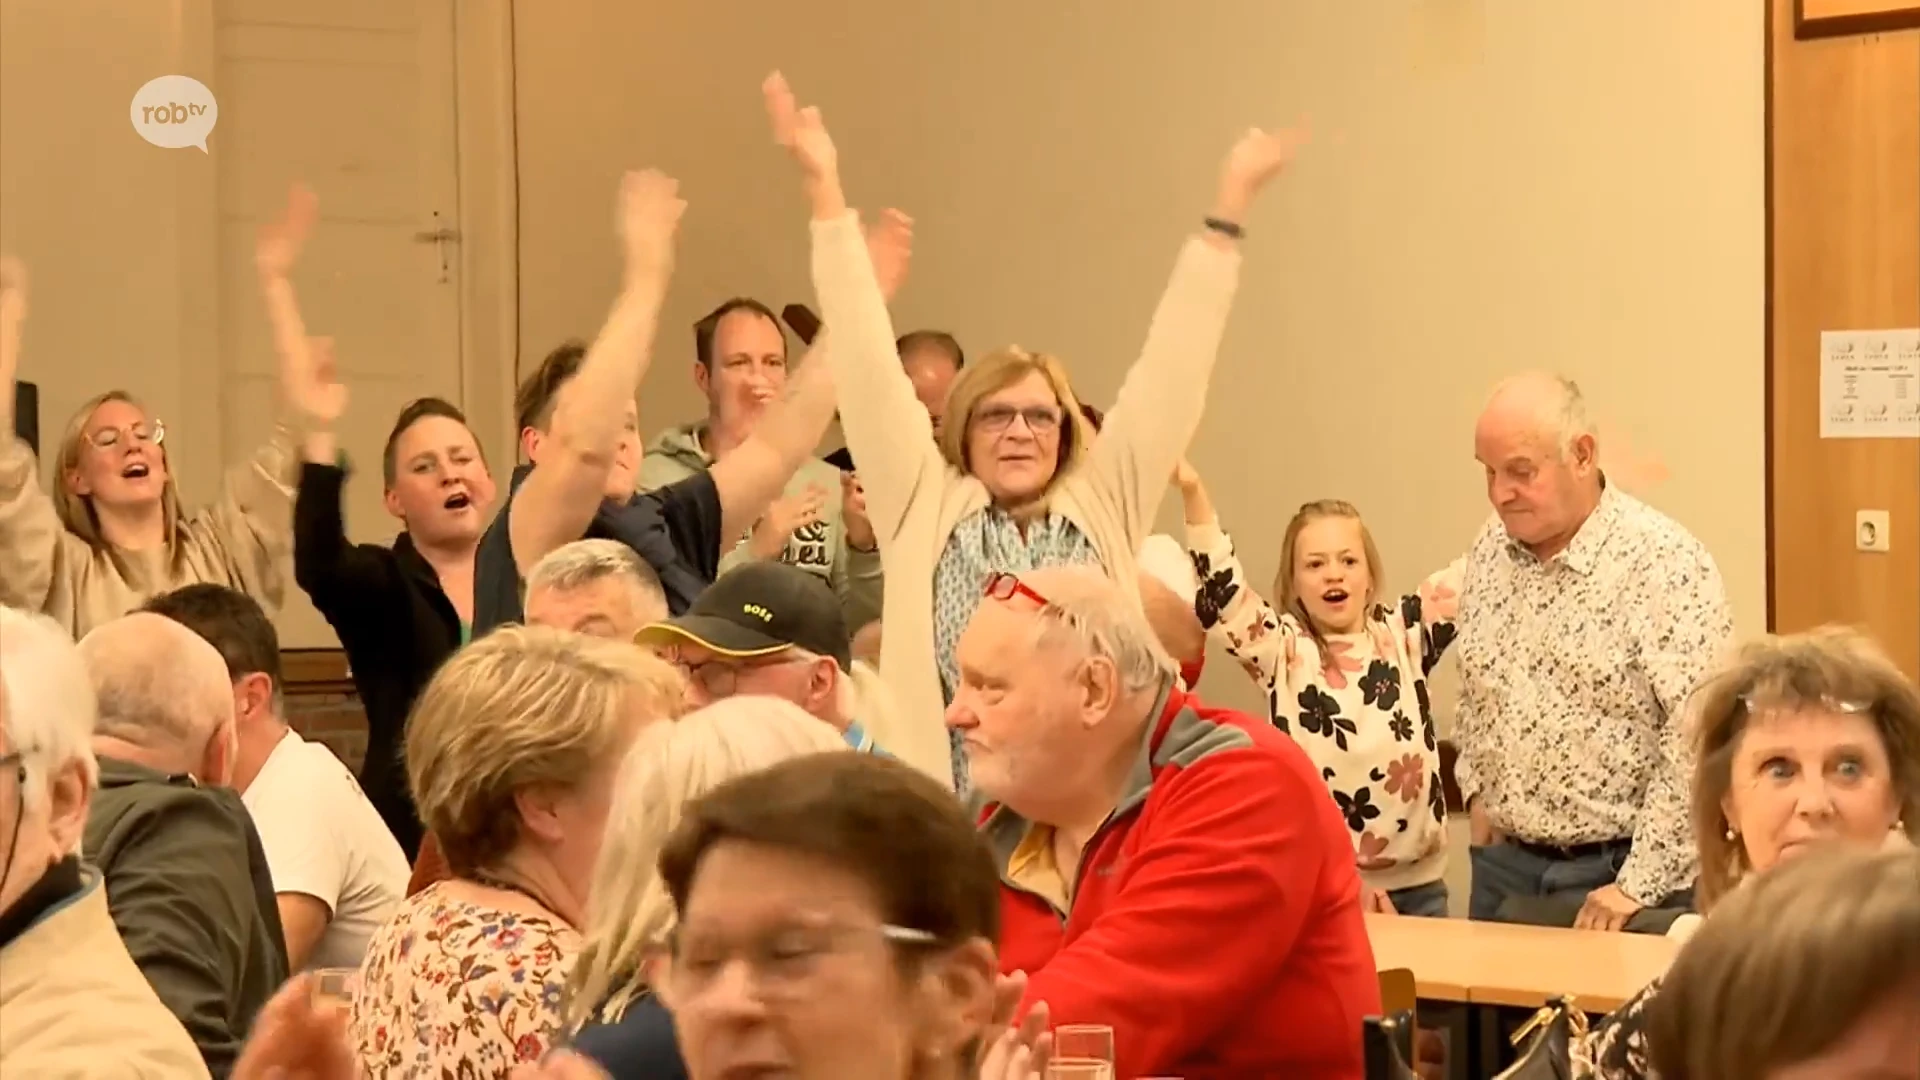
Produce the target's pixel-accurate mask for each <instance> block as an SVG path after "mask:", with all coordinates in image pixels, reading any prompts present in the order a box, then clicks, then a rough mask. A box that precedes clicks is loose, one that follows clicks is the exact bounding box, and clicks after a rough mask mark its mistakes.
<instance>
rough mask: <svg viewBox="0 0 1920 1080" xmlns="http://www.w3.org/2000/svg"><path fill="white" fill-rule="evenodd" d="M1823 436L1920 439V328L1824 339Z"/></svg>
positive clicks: (1828, 334)
mask: <svg viewBox="0 0 1920 1080" xmlns="http://www.w3.org/2000/svg"><path fill="white" fill-rule="evenodd" d="M1820 437H1821V438H1823V439H1920V328H1916V329H1911V330H1828V331H1825V332H1823V333H1822V334H1821V335H1820Z"/></svg>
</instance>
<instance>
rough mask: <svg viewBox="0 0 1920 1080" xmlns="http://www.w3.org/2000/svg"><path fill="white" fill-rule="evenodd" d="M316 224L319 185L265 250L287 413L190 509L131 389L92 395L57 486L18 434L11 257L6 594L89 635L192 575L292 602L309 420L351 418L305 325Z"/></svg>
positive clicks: (64, 455)
mask: <svg viewBox="0 0 1920 1080" xmlns="http://www.w3.org/2000/svg"><path fill="white" fill-rule="evenodd" d="M312 225H313V209H312V205H311V201H310V197H308V198H307V199H304V200H303V199H302V198H300V197H299V196H298V195H296V197H295V198H294V200H293V202H292V203H291V204H290V205H289V207H288V210H287V213H286V216H285V217H283V218H282V219H281V220H279V221H278V222H276V223H274V224H272V225H269V226H268V227H267V228H265V229H263V230H262V231H261V234H260V240H259V244H258V247H257V248H256V250H255V255H254V258H255V263H256V265H257V268H258V270H259V273H260V281H261V288H262V290H263V292H264V295H265V297H266V302H267V309H268V315H269V318H270V320H271V322H272V323H273V326H274V336H275V345H276V348H277V349H278V350H279V354H280V390H281V398H282V405H283V407H284V409H285V417H284V422H283V423H282V424H281V425H280V427H279V429H278V431H277V433H276V434H275V435H274V437H273V438H272V439H271V440H270V441H269V442H268V443H267V444H266V445H265V446H263V447H261V448H260V449H259V450H258V451H257V452H256V453H255V454H254V455H253V456H252V458H250V459H249V460H247V461H246V462H245V463H243V464H240V465H238V466H236V467H235V468H234V469H233V470H232V471H231V472H230V473H229V474H228V476H227V479H226V484H225V487H224V490H223V491H222V492H221V494H220V496H219V498H217V499H216V500H214V501H213V502H212V503H211V504H209V505H207V506H204V507H201V508H199V509H197V510H191V511H189V510H187V509H185V508H184V507H183V506H182V504H181V502H180V496H179V493H178V491H177V490H176V488H175V486H174V481H173V474H172V471H171V463H170V462H169V461H168V458H167V452H166V435H167V427H166V424H165V423H164V422H163V421H162V420H161V419H160V418H159V417H156V416H154V415H152V414H151V413H149V412H148V411H147V410H146V409H145V408H144V407H142V406H141V404H140V403H139V401H138V400H137V399H136V398H134V397H133V396H132V395H131V394H129V393H127V392H126V391H123V390H111V391H108V392H107V393H104V394H101V395H99V396H97V397H95V398H93V399H92V400H90V401H88V402H87V403H86V404H84V405H82V406H81V407H80V409H79V411H78V412H76V413H75V414H74V416H73V419H72V420H70V421H69V422H68V423H67V426H66V431H65V433H64V434H63V435H62V437H61V439H60V443H59V448H58V450H57V457H56V463H55V470H54V471H55V485H56V487H55V491H54V493H52V494H49V493H48V492H46V491H43V490H42V489H41V488H40V484H39V477H38V475H37V473H38V463H37V462H36V461H35V460H34V455H33V452H32V451H31V450H30V449H28V447H27V445H26V443H24V442H23V441H21V440H20V439H18V438H15V437H14V436H13V434H12V431H13V392H14V382H15V379H16V378H17V377H18V373H19V346H20V329H21V325H22V324H23V322H24V321H25V318H26V307H27V302H26V273H25V271H24V270H23V269H22V268H21V267H20V264H19V263H17V262H15V261H13V260H10V259H0V440H4V441H0V603H6V604H9V605H12V606H15V607H21V608H27V609H30V610H35V611H44V612H46V613H47V614H48V615H50V616H52V617H53V618H54V619H55V620H56V621H58V622H59V623H60V624H61V625H62V626H64V627H66V628H67V632H68V633H70V634H72V635H73V636H74V637H75V638H79V637H82V636H84V635H85V634H86V633H87V631H89V630H91V629H93V628H94V627H95V626H96V625H98V624H100V623H103V622H107V621H109V620H112V619H116V618H119V617H120V616H121V615H124V614H126V613H127V612H128V611H131V610H133V609H134V608H136V607H138V606H140V604H142V603H143V602H145V601H146V600H147V599H149V598H151V597H153V596H157V595H159V594H160V593H164V592H169V591H171V590H173V589H177V588H179V587H180V586H182V585H193V584H201V583H206V584H213V585H225V586H227V587H229V588H234V589H238V590H240V591H241V592H244V593H246V594H247V595H249V596H251V597H253V598H254V599H255V600H258V601H259V602H260V604H261V606H263V607H266V608H268V609H269V610H271V609H275V608H278V607H279V606H280V601H281V599H282V597H283V595H284V594H285V591H286V573H285V563H286V559H287V555H288V553H289V552H290V551H291V549H292V532H293V485H294V481H295V478H296V475H297V470H298V467H299V466H298V462H297V460H296V458H295V455H294V438H295V432H296V431H297V430H301V429H304V428H306V427H309V426H317V425H319V424H322V423H324V422H326V421H327V420H328V419H330V418H331V417H332V416H337V415H338V412H339V405H340V403H342V402H343V401H344V399H345V391H344V390H343V389H342V388H341V387H340V385H339V384H338V383H336V382H335V381H334V380H333V378H332V374H331V365H330V364H329V363H328V362H327V360H326V356H325V354H324V348H321V349H316V348H314V347H312V346H313V344H314V343H311V342H309V341H307V339H306V337H305V331H304V329H301V328H300V321H299V314H298V311H297V309H296V307H295V304H294V299H293V286H292V285H291V284H290V283H289V281H288V274H290V273H291V272H292V269H293V264H294V261H295V260H296V259H297V258H298V256H299V253H300V249H301V246H302V245H303V244H304V243H305V241H306V238H307V235H308V233H309V232H310V231H311V228H312Z"/></svg>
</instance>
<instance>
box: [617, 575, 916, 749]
mask: <svg viewBox="0 0 1920 1080" xmlns="http://www.w3.org/2000/svg"><path fill="white" fill-rule="evenodd" d="M634 640H635V641H636V642H637V643H638V644H641V645H647V646H651V647H653V648H655V649H657V650H659V651H660V653H661V654H662V655H663V656H665V657H667V658H668V659H669V660H672V661H673V662H674V663H676V664H678V665H679V666H680V669H681V670H682V671H684V672H685V673H686V675H687V687H688V689H687V694H688V700H689V704H691V705H693V706H695V707H696V708H697V707H699V706H702V705H707V704H710V703H712V702H715V701H718V700H720V699H721V698H726V697H732V696H733V695H735V694H765V695H767V696H770V697H778V698H785V699H786V700H788V701H791V702H793V703H794V704H795V705H798V706H800V707H801V708H803V709H805V710H807V712H809V713H812V714H813V715H814V716H817V717H819V718H820V719H822V720H824V721H826V722H827V723H829V724H831V725H833V727H834V729H835V730H837V731H839V732H840V733H841V734H842V735H844V736H845V737H846V740H847V744H848V745H850V746H852V747H854V748H855V749H857V750H864V751H876V750H878V749H879V748H878V746H876V743H875V740H876V737H877V738H879V740H880V741H881V742H882V743H884V740H885V734H886V726H887V719H888V712H889V710H887V709H886V707H885V704H884V703H885V701H886V700H887V699H886V697H885V690H884V688H883V687H882V686H881V685H880V680H879V677H878V676H877V675H876V674H875V673H874V672H873V671H872V669H870V668H868V667H867V665H866V664H864V663H861V664H856V663H855V662H854V660H853V646H852V639H851V635H849V634H848V633H847V622H846V618H845V616H843V615H842V613H841V607H840V603H839V601H838V600H837V599H836V598H835V596H834V594H833V590H832V589H831V588H829V587H828V586H827V584H826V583H825V582H823V581H821V580H820V579H819V578H818V577H816V576H814V575H813V574H809V573H807V572H806V571H805V570H801V569H799V568H798V567H794V566H790V565H788V564H786V563H777V562H753V563H746V564H743V565H741V566H737V567H735V568H734V569H732V570H729V571H727V572H726V573H724V574H722V575H720V580H718V581H716V582H714V583H713V587H712V588H709V589H708V590H707V591H706V592H704V593H701V594H700V598H699V599H697V600H695V601H694V602H693V606H692V607H691V608H689V609H687V612H686V614H684V615H681V616H679V617H677V618H673V619H668V620H666V621H664V622H657V623H654V624H653V625H652V626H649V627H646V628H645V629H643V630H641V631H640V633H639V635H638V636H637V637H635V638H634Z"/></svg>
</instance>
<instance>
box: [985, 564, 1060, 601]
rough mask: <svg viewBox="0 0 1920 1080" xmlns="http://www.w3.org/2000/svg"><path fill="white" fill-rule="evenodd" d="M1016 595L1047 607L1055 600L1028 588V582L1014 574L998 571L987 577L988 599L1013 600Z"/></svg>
mask: <svg viewBox="0 0 1920 1080" xmlns="http://www.w3.org/2000/svg"><path fill="white" fill-rule="evenodd" d="M1016 596H1021V597H1025V598H1026V599H1028V600H1031V601H1033V602H1034V603H1036V604H1039V605H1040V606H1041V607H1047V606H1049V605H1051V604H1052V603H1053V601H1051V600H1049V599H1047V598H1046V597H1044V596H1041V595H1040V594H1039V593H1037V592H1035V591H1033V590H1032V589H1030V588H1028V587H1027V584H1026V582H1024V581H1021V580H1020V579H1019V578H1018V577H1015V576H1014V575H1012V574H1006V573H998V572H996V573H994V574H991V575H989V576H988V577H987V588H986V597H987V599H989V600H1011V599H1013V598H1014V597H1016Z"/></svg>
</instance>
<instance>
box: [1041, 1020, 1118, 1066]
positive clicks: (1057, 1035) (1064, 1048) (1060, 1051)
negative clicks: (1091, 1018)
mask: <svg viewBox="0 0 1920 1080" xmlns="http://www.w3.org/2000/svg"><path fill="white" fill-rule="evenodd" d="M1053 1060H1055V1061H1099V1062H1104V1063H1105V1064H1107V1065H1112V1064H1113V1029H1112V1028H1110V1027H1108V1026H1107V1025H1105V1024H1061V1025H1060V1026H1059V1027H1056V1028H1054V1029H1053Z"/></svg>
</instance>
